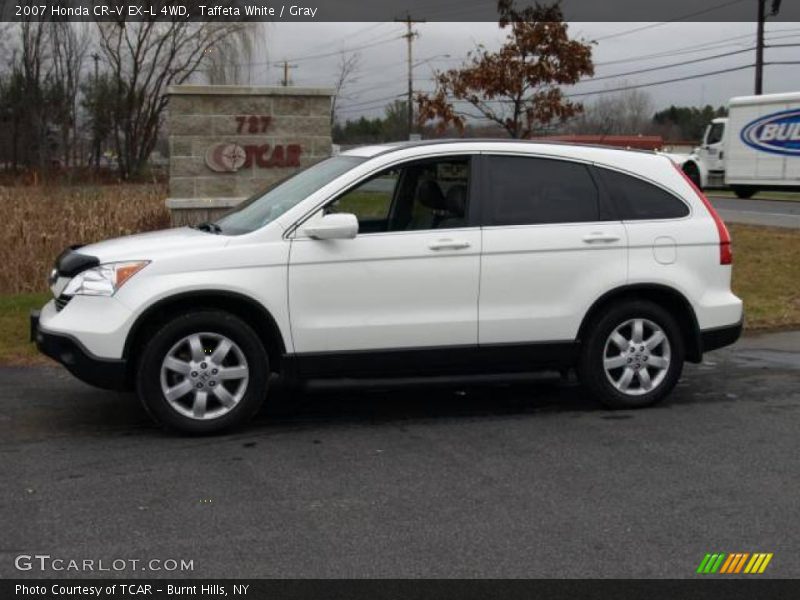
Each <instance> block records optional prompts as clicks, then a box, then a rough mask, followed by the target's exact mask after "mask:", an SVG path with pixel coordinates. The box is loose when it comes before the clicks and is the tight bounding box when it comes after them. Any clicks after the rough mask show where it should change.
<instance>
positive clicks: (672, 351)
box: [578, 301, 684, 408]
mask: <svg viewBox="0 0 800 600" xmlns="http://www.w3.org/2000/svg"><path fill="white" fill-rule="evenodd" d="M683 360H684V343H683V338H682V336H681V332H680V328H679V327H678V324H677V322H676V321H675V319H674V318H673V317H672V315H670V313H669V312H667V311H666V310H665V309H664V308H662V307H661V306H659V305H657V304H654V303H652V302H647V301H631V302H626V303H624V304H622V305H620V306H616V307H612V308H610V309H607V310H606V311H605V312H603V313H602V314H601V315H599V317H598V318H597V319H596V320H595V321H594V322H593V323H591V324H590V332H589V335H588V337H587V339H586V340H585V343H584V344H583V347H582V350H581V358H580V363H579V368H578V371H579V375H580V379H581V382H582V383H583V384H584V385H585V386H586V387H587V388H588V389H589V390H590V391H591V392H592V393H593V395H594V396H595V397H596V398H597V399H598V400H600V402H602V403H603V404H605V405H606V406H608V407H610V408H639V407H644V406H650V405H652V404H654V403H656V402H658V401H659V400H661V399H662V398H664V397H665V396H666V395H667V394H669V392H670V391H671V390H672V388H673V387H675V384H676V383H677V382H678V379H679V378H680V375H681V371H682V370H683Z"/></svg>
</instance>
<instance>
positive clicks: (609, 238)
mask: <svg viewBox="0 0 800 600" xmlns="http://www.w3.org/2000/svg"><path fill="white" fill-rule="evenodd" d="M583 241H584V242H586V243H587V244H596V243H599V242H604V243H606V244H609V243H611V242H618V241H619V236H618V235H612V234H610V233H603V232H602V231H595V232H592V233H590V234H589V235H585V236H583Z"/></svg>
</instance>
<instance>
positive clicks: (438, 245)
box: [428, 239, 470, 250]
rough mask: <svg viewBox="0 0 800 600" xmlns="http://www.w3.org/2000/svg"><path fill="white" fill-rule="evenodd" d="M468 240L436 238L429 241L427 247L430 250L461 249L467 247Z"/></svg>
mask: <svg viewBox="0 0 800 600" xmlns="http://www.w3.org/2000/svg"><path fill="white" fill-rule="evenodd" d="M469 246H470V244H469V242H467V241H465V240H450V239H445V240H436V241H435V242H431V243H430V244H428V248H430V249H431V250H463V249H464V248H469Z"/></svg>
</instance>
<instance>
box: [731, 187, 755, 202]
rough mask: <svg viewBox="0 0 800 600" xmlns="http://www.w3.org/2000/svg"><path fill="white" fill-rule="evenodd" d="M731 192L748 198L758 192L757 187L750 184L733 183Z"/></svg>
mask: <svg viewBox="0 0 800 600" xmlns="http://www.w3.org/2000/svg"><path fill="white" fill-rule="evenodd" d="M733 193H734V194H736V197H737V198H741V199H742V200H749V199H750V198H752V197H753V196H755V195H756V194H757V193H758V188H754V187H753V186H750V185H735V186H733Z"/></svg>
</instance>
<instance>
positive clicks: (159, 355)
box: [136, 310, 269, 434]
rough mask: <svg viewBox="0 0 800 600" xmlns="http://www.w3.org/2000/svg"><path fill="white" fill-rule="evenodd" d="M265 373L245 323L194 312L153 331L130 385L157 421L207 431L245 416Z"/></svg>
mask: <svg viewBox="0 0 800 600" xmlns="http://www.w3.org/2000/svg"><path fill="white" fill-rule="evenodd" d="M268 374H269V367H268V359H267V353H266V352H265V350H264V347H263V345H262V344H261V341H260V340H259V338H258V336H257V335H256V334H255V332H254V331H253V330H252V329H251V328H250V327H249V326H248V325H247V324H246V323H244V322H243V321H242V320H241V319H239V318H238V317H236V316H234V315H231V314H229V313H225V312H221V311H210V310H209V311H198V312H194V313H189V314H186V315H182V316H179V317H177V318H175V319H174V320H172V321H170V322H169V323H167V324H166V325H164V326H162V327H161V328H160V329H159V330H158V331H156V332H155V334H154V336H153V337H152V338H151V340H150V342H149V343H148V345H147V348H146V349H145V351H144V354H143V355H142V358H141V361H140V362H139V370H138V374H137V386H136V387H137V392H138V394H139V398H140V400H141V401H142V403H143V404H144V406H145V408H146V409H147V411H148V412H149V413H150V415H151V416H152V417H153V418H154V419H155V420H156V421H158V422H159V423H161V424H162V425H164V426H166V427H169V428H171V429H176V430H179V431H182V432H185V433H192V434H202V433H213V432H217V431H222V430H225V429H231V428H233V427H236V426H239V425H242V424H243V423H245V422H247V421H248V420H250V418H251V417H252V416H253V415H254V414H255V413H256V411H257V410H258V408H259V407H260V406H261V404H262V402H263V400H264V398H265V396H266V393H267V382H268Z"/></svg>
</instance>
